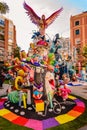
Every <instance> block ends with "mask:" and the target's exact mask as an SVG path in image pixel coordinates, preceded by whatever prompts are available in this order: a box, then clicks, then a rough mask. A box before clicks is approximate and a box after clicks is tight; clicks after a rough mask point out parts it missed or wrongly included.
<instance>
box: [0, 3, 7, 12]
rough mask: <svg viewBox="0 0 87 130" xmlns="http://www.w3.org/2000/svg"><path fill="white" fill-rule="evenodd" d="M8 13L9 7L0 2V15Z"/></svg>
mask: <svg viewBox="0 0 87 130" xmlns="http://www.w3.org/2000/svg"><path fill="white" fill-rule="evenodd" d="M8 12H9V6H8V5H7V4H6V3H5V2H0V13H1V14H6V13H8Z"/></svg>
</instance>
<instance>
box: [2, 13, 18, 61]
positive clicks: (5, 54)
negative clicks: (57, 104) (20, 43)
mask: <svg viewBox="0 0 87 130" xmlns="http://www.w3.org/2000/svg"><path fill="white" fill-rule="evenodd" d="M15 47H16V27H15V25H14V24H13V21H12V20H9V19H7V18H6V17H4V16H3V15H0V61H1V62H2V61H4V60H10V59H11V56H12V53H13V49H14V48H15Z"/></svg>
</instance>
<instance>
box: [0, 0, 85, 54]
mask: <svg viewBox="0 0 87 130" xmlns="http://www.w3.org/2000/svg"><path fill="white" fill-rule="evenodd" d="M0 1H4V2H6V3H7V4H8V6H9V8H10V11H9V13H8V14H6V15H5V16H6V17H7V18H9V19H11V20H12V21H13V23H14V24H15V26H16V31H17V44H18V45H19V46H20V47H21V49H23V50H25V51H27V50H28V48H29V44H30V43H31V42H32V39H31V37H32V30H37V26H36V25H34V24H33V23H32V22H31V21H30V19H29V17H28V16H27V14H26V13H25V12H26V11H25V10H24V8H23V2H24V0H0ZM25 1H26V3H27V4H29V5H30V6H31V7H32V8H33V10H34V11H35V12H36V13H37V14H38V15H39V16H41V15H42V14H45V16H46V18H47V17H48V16H50V15H51V14H52V13H53V12H54V11H56V10H58V9H59V8H60V7H63V8H64V9H63V11H62V13H61V14H60V15H59V16H58V17H57V18H56V20H55V21H54V22H53V23H52V24H51V25H50V26H49V27H48V28H47V30H46V33H47V34H48V36H49V37H50V38H51V39H52V37H53V36H54V35H55V34H56V33H59V34H60V36H65V37H69V27H70V16H71V15H76V14H79V13H82V12H83V11H87V0H25Z"/></svg>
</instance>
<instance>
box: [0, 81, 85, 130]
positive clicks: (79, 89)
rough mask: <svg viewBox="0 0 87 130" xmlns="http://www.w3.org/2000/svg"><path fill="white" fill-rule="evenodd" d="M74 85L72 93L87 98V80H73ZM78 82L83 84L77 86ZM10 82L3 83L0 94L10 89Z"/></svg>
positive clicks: (81, 129) (2, 94) (4, 93)
mask: <svg viewBox="0 0 87 130" xmlns="http://www.w3.org/2000/svg"><path fill="white" fill-rule="evenodd" d="M73 84H74V85H75V86H74V85H73V86H70V87H69V88H70V89H71V94H74V95H77V96H80V97H82V98H84V99H86V100H87V82H73ZM76 84H82V85H80V86H76ZM9 87H10V84H3V89H0V96H4V95H6V94H7V90H8V89H9ZM78 130H87V125H86V126H84V127H82V128H80V129H78Z"/></svg>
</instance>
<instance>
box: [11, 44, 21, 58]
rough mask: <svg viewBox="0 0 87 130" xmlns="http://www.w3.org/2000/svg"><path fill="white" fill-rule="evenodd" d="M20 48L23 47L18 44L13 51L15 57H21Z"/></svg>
mask: <svg viewBox="0 0 87 130" xmlns="http://www.w3.org/2000/svg"><path fill="white" fill-rule="evenodd" d="M20 50H21V48H20V47H18V46H17V47H16V48H14V53H13V55H14V57H18V58H19V59H20Z"/></svg>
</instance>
